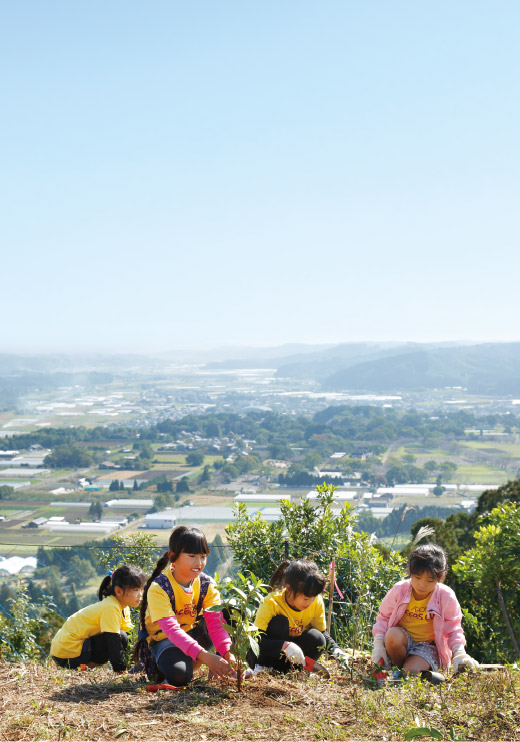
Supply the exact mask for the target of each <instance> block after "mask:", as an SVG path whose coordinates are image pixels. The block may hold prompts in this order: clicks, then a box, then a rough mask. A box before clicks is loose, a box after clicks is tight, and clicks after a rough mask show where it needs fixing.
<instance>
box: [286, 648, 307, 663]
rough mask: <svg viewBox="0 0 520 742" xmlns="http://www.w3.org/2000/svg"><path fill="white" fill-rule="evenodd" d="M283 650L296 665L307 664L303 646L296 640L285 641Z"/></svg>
mask: <svg viewBox="0 0 520 742" xmlns="http://www.w3.org/2000/svg"><path fill="white" fill-rule="evenodd" d="M282 652H283V653H284V654H285V656H286V657H287V659H288V660H289V662H293V663H294V664H295V665H304V664H305V655H304V654H303V652H302V650H301V648H300V647H299V646H298V645H297V644H295V643H294V642H285V644H284V645H283V647H282Z"/></svg>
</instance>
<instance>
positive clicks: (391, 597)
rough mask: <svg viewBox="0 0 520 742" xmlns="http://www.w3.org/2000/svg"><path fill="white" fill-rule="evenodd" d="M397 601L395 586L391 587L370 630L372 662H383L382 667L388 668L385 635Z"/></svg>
mask: <svg viewBox="0 0 520 742" xmlns="http://www.w3.org/2000/svg"><path fill="white" fill-rule="evenodd" d="M397 599H398V591H397V590H396V586H395V585H394V587H392V588H391V589H390V590H389V591H388V592H387V594H386V595H385V597H384V598H383V600H382V601H381V605H380V607H379V613H378V615H377V618H376V622H375V624H374V626H373V628H372V634H373V636H374V647H373V649H372V661H373V662H374V664H376V665H379V664H381V660H382V662H383V666H384V667H390V665H391V663H390V658H389V656H388V653H387V651H386V647H385V634H386V632H387V631H388V623H389V621H390V616H391V615H392V613H393V611H394V608H395V604H396V602H397Z"/></svg>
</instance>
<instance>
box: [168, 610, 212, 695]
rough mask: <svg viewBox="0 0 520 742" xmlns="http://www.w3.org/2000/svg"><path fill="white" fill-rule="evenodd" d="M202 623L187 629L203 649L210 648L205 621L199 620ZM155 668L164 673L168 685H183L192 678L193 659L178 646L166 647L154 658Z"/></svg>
mask: <svg viewBox="0 0 520 742" xmlns="http://www.w3.org/2000/svg"><path fill="white" fill-rule="evenodd" d="M200 624H202V625H198V626H195V628H193V629H192V630H191V631H188V634H189V636H191V637H193V639H195V640H196V641H198V643H199V644H200V645H201V647H203V648H204V649H211V647H212V646H213V645H212V643H211V639H210V638H209V634H208V633H207V629H206V622H205V621H204V620H203V621H201V622H200ZM156 665H157V669H158V670H159V672H160V673H162V674H163V675H164V677H165V678H166V680H167V681H168V683H169V684H170V685H176V686H177V687H184V686H185V685H188V683H189V682H190V681H191V679H192V678H193V660H192V659H191V657H188V655H187V654H184V652H183V651H182V650H181V649H179V648H178V647H174V646H173V645H172V646H171V647H168V649H165V650H164V652H162V654H161V655H160V657H159V659H158V660H156Z"/></svg>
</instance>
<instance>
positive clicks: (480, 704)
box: [0, 661, 520, 742]
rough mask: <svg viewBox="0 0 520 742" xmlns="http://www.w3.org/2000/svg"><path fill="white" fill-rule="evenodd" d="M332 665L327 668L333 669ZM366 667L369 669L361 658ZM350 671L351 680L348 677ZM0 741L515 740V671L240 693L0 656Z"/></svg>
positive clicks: (268, 681)
mask: <svg viewBox="0 0 520 742" xmlns="http://www.w3.org/2000/svg"><path fill="white" fill-rule="evenodd" d="M330 669H332V666H331V668H330ZM357 670H358V672H359V673H362V672H363V670H364V671H365V672H366V673H367V674H369V667H368V665H367V664H366V661H365V666H364V667H362V666H359V667H358V668H357ZM356 678H357V679H356ZM0 691H1V695H2V700H1V701H0V706H1V710H2V715H1V720H0V740H46V739H49V740H64V739H65V740H113V739H121V740H147V742H150V741H151V740H182V741H183V742H189V741H190V740H204V741H209V740H211V741H217V740H288V741H289V740H291V741H292V740H294V741H296V740H298V742H301V741H302V740H402V739H404V734H405V733H406V731H407V730H408V729H410V728H412V727H416V726H417V725H418V723H419V724H420V725H421V726H428V727H435V728H437V729H439V730H440V731H441V732H442V733H443V735H444V739H447V740H448V739H450V731H452V733H453V734H455V737H456V738H458V739H466V740H520V674H519V673H517V672H512V671H509V670H506V671H504V672H496V673H491V674H489V673H488V674H484V673H473V674H472V675H467V676H461V677H459V678H456V679H452V680H448V682H447V683H446V684H445V685H443V686H438V687H433V686H430V685H428V684H426V683H424V682H422V681H421V680H419V679H416V678H414V679H413V680H410V681H409V682H407V683H406V684H405V685H404V686H402V687H399V688H396V687H385V688H383V689H380V690H375V689H373V688H370V687H367V686H366V685H365V684H364V683H363V681H362V679H361V677H360V675H359V674H358V673H356V674H355V675H354V680H350V679H345V680H336V681H325V680H322V679H319V678H317V677H310V678H309V677H308V676H306V677H305V678H301V677H299V676H298V675H297V674H295V675H291V676H288V677H282V676H275V675H267V674H265V675H264V674H261V675H259V676H257V678H256V679H255V680H253V681H250V682H249V683H247V684H246V687H245V689H244V691H243V692H242V694H240V695H239V694H238V693H237V692H236V688H235V687H234V686H233V685H231V684H229V683H216V682H209V681H207V680H206V679H205V678H203V677H200V678H198V679H196V680H195V681H194V682H193V683H192V685H190V686H189V688H188V689H186V690H182V691H165V692H159V693H155V694H150V693H147V692H146V691H145V690H144V681H143V678H141V677H135V676H124V677H123V676H117V675H114V674H113V673H112V672H111V671H110V670H109V669H108V668H100V669H97V670H95V671H94V672H89V673H81V672H77V671H76V672H73V671H65V670H59V669H58V668H56V667H54V666H53V665H49V666H41V665H36V664H32V663H28V664H26V665H14V664H7V663H3V664H0Z"/></svg>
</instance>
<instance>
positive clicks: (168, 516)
mask: <svg viewBox="0 0 520 742" xmlns="http://www.w3.org/2000/svg"><path fill="white" fill-rule="evenodd" d="M144 522H145V526H146V528H154V529H162V528H168V529H170V530H171V529H172V528H175V526H176V525H177V518H176V511H175V510H162V511H161V512H160V513H148V515H146V516H145V519H144Z"/></svg>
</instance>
